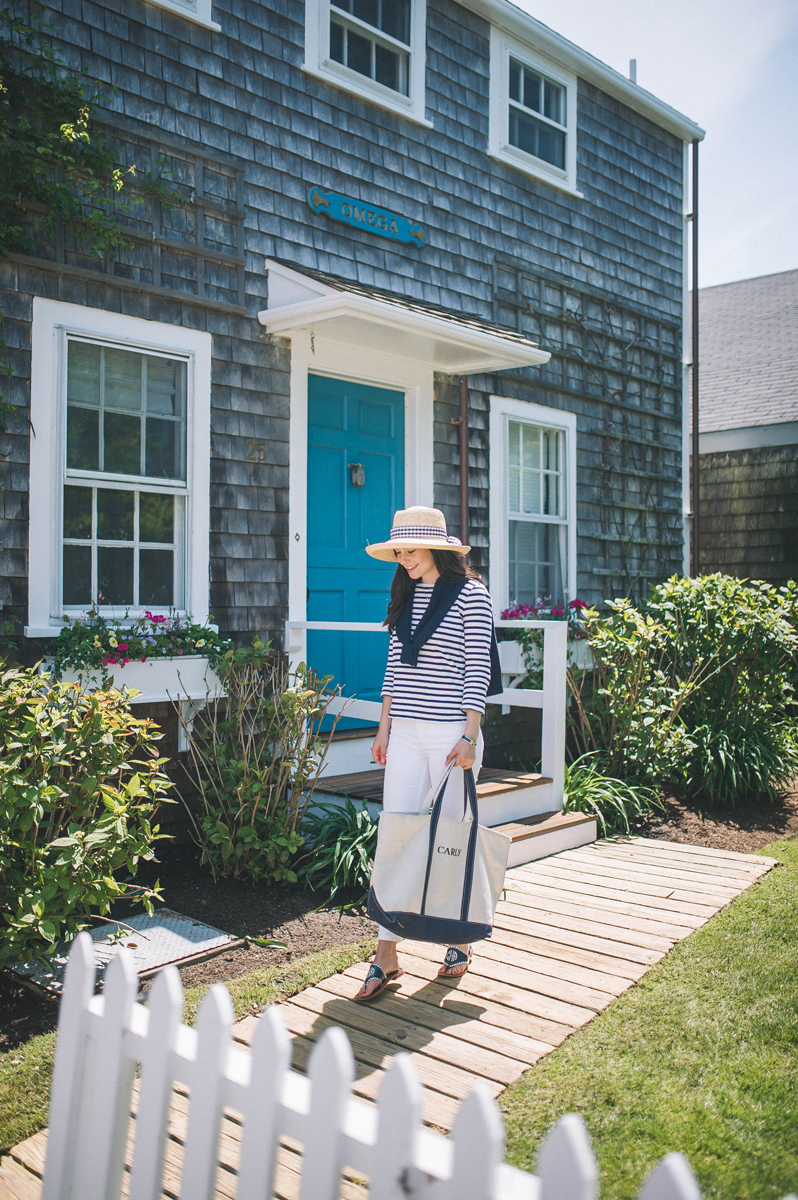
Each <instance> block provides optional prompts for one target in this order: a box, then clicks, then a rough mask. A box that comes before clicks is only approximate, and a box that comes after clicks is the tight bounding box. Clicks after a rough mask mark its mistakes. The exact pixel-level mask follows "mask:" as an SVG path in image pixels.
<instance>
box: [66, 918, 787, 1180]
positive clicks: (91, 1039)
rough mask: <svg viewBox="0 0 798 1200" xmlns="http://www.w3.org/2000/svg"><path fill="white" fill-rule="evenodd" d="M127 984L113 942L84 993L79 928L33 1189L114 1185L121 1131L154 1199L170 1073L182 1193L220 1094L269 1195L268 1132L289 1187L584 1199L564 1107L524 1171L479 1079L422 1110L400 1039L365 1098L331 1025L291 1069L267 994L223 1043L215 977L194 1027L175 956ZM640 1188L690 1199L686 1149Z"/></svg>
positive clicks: (575, 1122)
mask: <svg viewBox="0 0 798 1200" xmlns="http://www.w3.org/2000/svg"><path fill="white" fill-rule="evenodd" d="M137 987H138V980H137V977H136V973H135V971H134V969H133V961H132V957H131V956H130V955H128V953H127V952H126V951H125V950H120V952H119V953H118V955H117V956H116V957H115V958H114V960H113V962H112V963H111V966H110V967H109V969H108V972H107V974H106V983H105V991H104V993H103V995H101V996H94V995H93V990H94V956H93V948H92V942H91V939H90V938H89V936H88V934H85V933H82V934H80V935H79V937H78V938H77V939H76V941H75V943H74V945H73V948H72V951H71V953H70V956H69V963H68V966H67V971H66V980H65V986H64V992H63V996H62V1000H61V1010H60V1014H59V1020H58V1042H57V1047H56V1056H55V1068H54V1072H53V1085H52V1096H51V1101H50V1120H49V1135H48V1142H47V1159H46V1164H45V1171H44V1183H43V1189H42V1200H118V1198H119V1197H120V1195H121V1193H122V1182H123V1172H124V1168H125V1154H126V1148H127V1146H128V1144H129V1142H132V1146H133V1155H132V1163H131V1166H130V1176H129V1179H128V1180H127V1181H126V1182H127V1189H126V1190H127V1195H128V1196H129V1198H130V1200H160V1197H161V1194H162V1192H161V1187H162V1180H163V1176H164V1162H165V1149H166V1141H167V1135H168V1126H169V1109H170V1103H171V1100H172V1087H173V1084H174V1083H175V1082H179V1083H180V1084H183V1085H185V1086H187V1087H188V1088H189V1089H190V1101H189V1117H188V1127H187V1134H186V1138H185V1149H184V1155H183V1168H182V1176H181V1180H180V1190H179V1196H180V1197H181V1200H212V1197H213V1195H214V1188H215V1185H216V1170H217V1159H218V1154H219V1142H220V1129H221V1121H222V1114H223V1111H224V1110H225V1109H233V1110H235V1112H236V1113H237V1114H240V1116H241V1117H243V1130H242V1136H241V1158H240V1164H239V1168H238V1175H237V1184H236V1192H235V1195H236V1198H237V1200H268V1198H269V1197H270V1196H271V1195H272V1183H273V1179H274V1175H275V1166H276V1156H277V1149H278V1145H279V1142H280V1139H281V1138H292V1139H295V1140H296V1141H298V1142H299V1143H301V1146H302V1159H301V1163H302V1165H301V1182H300V1185H299V1200H335V1198H336V1197H338V1196H339V1191H340V1185H341V1178H342V1171H343V1169H344V1167H346V1169H347V1171H348V1172H354V1174H355V1175H356V1176H357V1177H363V1176H365V1177H367V1178H368V1180H369V1197H370V1200H407V1198H408V1197H411V1198H413V1200H596V1197H597V1195H598V1172H597V1168H596V1162H595V1159H594V1157H593V1153H592V1150H591V1148H590V1140H589V1138H588V1135H587V1131H586V1129H585V1126H584V1124H583V1122H582V1119H581V1118H580V1117H578V1116H576V1115H574V1114H569V1115H568V1116H566V1117H563V1118H562V1119H561V1120H560V1121H558V1123H557V1124H556V1125H555V1126H554V1128H553V1129H552V1130H551V1131H550V1132H549V1134H548V1135H547V1136H546V1138H545V1139H544V1141H543V1143H542V1145H541V1148H540V1152H539V1156H538V1175H537V1176H532V1175H528V1174H527V1173H525V1172H524V1171H520V1170H518V1169H517V1168H515V1167H511V1166H508V1165H507V1164H505V1163H504V1162H503V1161H502V1160H503V1153H504V1134H503V1129H502V1122H501V1117H500V1115H499V1111H498V1109H497V1107H496V1105H495V1103H494V1101H493V1100H492V1099H491V1098H490V1097H489V1096H488V1094H487V1092H486V1091H483V1090H481V1089H480V1087H479V1085H477V1086H476V1087H475V1088H474V1091H473V1092H472V1093H471V1095H470V1096H469V1097H468V1098H467V1099H466V1100H464V1101H463V1103H462V1105H461V1106H460V1109H459V1112H458V1114H457V1119H456V1121H455V1125H454V1129H453V1132H452V1136H451V1138H445V1137H442V1136H441V1135H440V1134H436V1133H434V1132H432V1131H431V1130H428V1129H425V1128H424V1127H423V1126H422V1125H421V1086H420V1084H419V1082H418V1078H417V1076H416V1072H415V1068H414V1066H413V1064H412V1061H411V1059H410V1056H409V1055H407V1054H397V1056H396V1057H395V1059H394V1060H393V1063H392V1065H391V1067H390V1069H389V1070H388V1071H387V1073H386V1076H385V1081H384V1083H383V1085H382V1088H381V1091H380V1096H379V1104H378V1105H377V1106H374V1105H370V1104H366V1103H364V1102H363V1101H362V1100H359V1099H357V1098H356V1097H354V1096H353V1095H352V1091H351V1086H352V1080H353V1078H354V1070H355V1064H354V1059H353V1056H352V1050H351V1047H350V1044H349V1040H348V1038H347V1037H346V1035H345V1034H344V1032H343V1030H341V1029H329V1030H327V1031H326V1032H325V1033H324V1034H323V1035H322V1036H321V1038H320V1039H319V1041H318V1043H317V1045H316V1046H315V1048H314V1050H313V1052H312V1054H311V1057H310V1061H309V1064H308V1069H307V1074H306V1075H300V1074H299V1073H297V1072H296V1071H293V1070H292V1069H291V1066H290V1061H291V1041H290V1038H289V1036H288V1033H287V1032H286V1029H285V1025H284V1024H283V1020H282V1017H281V1016H280V1010H279V1007H278V1006H276V1005H275V1006H272V1007H271V1008H269V1009H267V1010H266V1012H265V1014H264V1015H263V1017H262V1018H261V1020H260V1021H259V1022H258V1027H257V1030H256V1032H255V1035H254V1037H253V1040H252V1045H251V1049H247V1048H245V1047H242V1046H238V1045H235V1044H233V1043H232V1040H231V1030H232V1026H233V1020H234V1018H233V1010H232V1004H231V1001H230V996H229V993H228V992H227V989H226V988H224V987H223V986H222V985H220V984H217V985H215V986H214V987H212V988H211V990H210V992H209V993H208V995H207V996H206V998H205V1000H204V1001H203V1003H202V1006H201V1008H200V1011H199V1015H198V1018H197V1025H196V1028H195V1029H190V1028H188V1027H187V1026H185V1025H183V1024H182V1012H183V990H182V987H181V984H180V977H179V974H178V972H177V970H176V969H175V968H174V967H167V968H166V969H165V970H164V971H163V972H162V973H161V974H160V975H159V976H158V977H157V979H156V980H155V983H154V985H153V988H152V991H151V992H150V995H149V1003H148V1006H147V1007H146V1008H145V1007H144V1006H143V1005H141V1004H139V1003H138V1002H137V1000H136V991H137ZM137 1063H138V1064H140V1065H141V1072H140V1079H139V1098H138V1108H137V1116H136V1119H135V1122H131V1120H130V1109H131V1094H132V1088H133V1081H134V1075H135V1068H136V1064H137ZM170 1190H171V1188H170ZM639 1200H700V1192H699V1190H698V1187H697V1185H696V1183H695V1180H694V1178H693V1175H692V1172H691V1170H690V1167H689V1165H688V1163H687V1160H686V1159H685V1158H684V1157H683V1156H682V1155H680V1154H669V1155H668V1156H667V1157H666V1158H664V1159H663V1160H662V1162H661V1163H660V1164H659V1165H658V1166H657V1167H656V1168H655V1170H654V1171H653V1172H652V1174H651V1175H650V1177H649V1179H648V1181H647V1182H646V1184H645V1185H644V1187H643V1189H642V1191H641V1192H640V1195H639ZM788 1200H795V1197H792V1198H788Z"/></svg>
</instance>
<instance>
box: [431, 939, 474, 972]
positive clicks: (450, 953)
mask: <svg viewBox="0 0 798 1200" xmlns="http://www.w3.org/2000/svg"><path fill="white" fill-rule="evenodd" d="M473 955H474V947H473V946H469V947H468V954H466V953H465V951H464V950H461V949H460V948H459V947H458V946H450V947H449V949H448V950H447V951H446V953H445V954H444V956H443V965H442V966H441V967H439V968H438V976H439V977H440V978H441V979H459V978H460V976H461V975H465V973H466V971H467V970H468V968H469V967H470V966H471V959H472V957H473ZM453 967H462V968H463V969H462V971H453V970H452V968H453Z"/></svg>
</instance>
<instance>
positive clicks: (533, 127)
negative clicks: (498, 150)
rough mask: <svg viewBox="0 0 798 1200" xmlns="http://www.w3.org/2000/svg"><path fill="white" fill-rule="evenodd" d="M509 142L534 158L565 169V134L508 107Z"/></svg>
mask: <svg viewBox="0 0 798 1200" xmlns="http://www.w3.org/2000/svg"><path fill="white" fill-rule="evenodd" d="M510 143H511V144H512V145H513V146H517V147H518V149H519V150H524V151H525V152H526V153H527V154H532V155H534V156H535V158H542V159H543V160H544V161H545V162H549V163H551V164H552V165H553V166H555V167H560V168H562V169H563V170H564V169H565V134H564V133H561V132H560V130H559V129H552V127H551V126H550V125H544V124H543V123H542V122H541V121H536V120H535V118H534V117H528V116H526V115H525V114H524V113H522V112H519V110H518V109H517V108H511V109H510Z"/></svg>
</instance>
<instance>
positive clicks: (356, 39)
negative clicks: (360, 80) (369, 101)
mask: <svg viewBox="0 0 798 1200" xmlns="http://www.w3.org/2000/svg"><path fill="white" fill-rule="evenodd" d="M371 45H372V43H371V42H370V41H368V39H367V38H364V37H361V36H360V34H359V33H353V32H352V30H351V29H348V30H347V33H346V65H347V66H348V67H350V68H351V69H352V70H353V71H357V72H358V73H359V74H360V75H368V76H369V78H371Z"/></svg>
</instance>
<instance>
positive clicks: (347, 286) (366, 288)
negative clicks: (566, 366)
mask: <svg viewBox="0 0 798 1200" xmlns="http://www.w3.org/2000/svg"><path fill="white" fill-rule="evenodd" d="M271 261H272V262H278V263H282V265H283V266H284V267H290V269H291V270H292V271H298V272H299V274H300V275H307V277H308V278H309V279H316V280H318V282H319V283H323V284H324V285H325V286H326V287H330V288H335V290H336V291H338V292H350V293H351V294H352V295H353V296H365V297H367V298H368V299H370V300H384V301H386V302H387V303H388V304H392V305H394V307H396V308H402V309H407V311H408V312H413V313H419V314H421V315H423V316H430V317H441V318H443V319H444V320H446V321H450V322H453V323H454V324H455V325H463V326H464V327H465V328H466V329H472V330H474V331H476V332H478V333H490V334H494V335H495V336H497V337H500V338H503V339H504V340H505V341H507V342H516V343H517V344H518V345H519V346H537V345H538V343H537V342H534V341H532V340H531V339H530V338H528V337H526V336H525V335H524V334H523V333H517V332H516V331H515V330H514V329H508V327H507V326H506V325H496V324H494V322H493V321H484V320H483V319H482V317H477V316H473V315H470V314H468V313H461V312H457V311H455V310H454V309H451V308H444V306H443V305H442V304H429V303H427V301H425V300H416V299H415V298H414V297H413V296H403V295H398V294H397V293H396V292H391V291H388V289H387V288H380V287H373V286H372V285H371V284H368V283H353V282H352V280H351V279H342V278H341V276H340V275H329V274H328V273H327V272H326V271H316V270H315V269H313V268H312V267H304V266H301V265H300V264H299V263H295V262H291V261H290V259H287V258H277V257H274V258H272V259H271Z"/></svg>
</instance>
